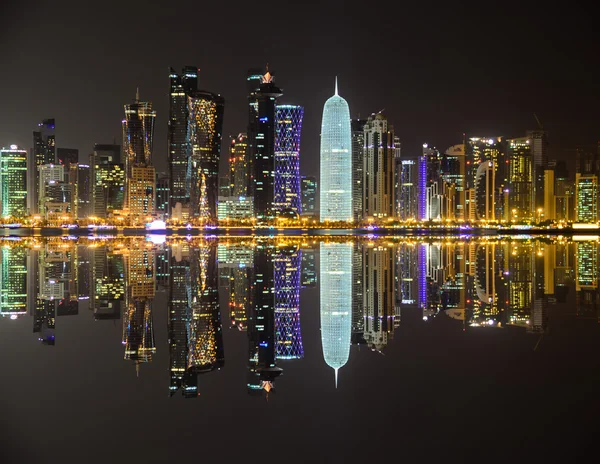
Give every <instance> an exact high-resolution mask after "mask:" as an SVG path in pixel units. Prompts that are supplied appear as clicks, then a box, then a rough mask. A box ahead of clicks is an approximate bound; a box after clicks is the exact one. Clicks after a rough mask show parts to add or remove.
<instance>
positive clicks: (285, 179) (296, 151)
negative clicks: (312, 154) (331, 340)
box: [273, 105, 304, 215]
mask: <svg viewBox="0 0 600 464" xmlns="http://www.w3.org/2000/svg"><path fill="white" fill-rule="evenodd" d="M303 117H304V108H303V107H301V106H298V105H277V107H276V121H277V125H276V128H275V187H274V203H273V206H274V208H275V211H276V214H281V213H294V214H297V215H300V214H302V197H301V191H300V136H301V133H302V119H303Z"/></svg>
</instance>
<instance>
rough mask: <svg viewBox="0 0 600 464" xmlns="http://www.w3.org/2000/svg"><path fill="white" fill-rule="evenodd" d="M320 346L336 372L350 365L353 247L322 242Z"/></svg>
mask: <svg viewBox="0 0 600 464" xmlns="http://www.w3.org/2000/svg"><path fill="white" fill-rule="evenodd" d="M320 253H321V254H320V257H321V290H320V294H321V297H320V313H321V344H322V346H323V357H324V359H325V363H326V364H327V365H328V366H329V367H331V368H332V369H333V370H334V372H335V386H336V388H337V384H338V371H339V369H340V368H342V367H344V366H345V365H346V363H347V362H348V358H349V356H350V341H351V336H352V244H351V243H325V242H321V246H320Z"/></svg>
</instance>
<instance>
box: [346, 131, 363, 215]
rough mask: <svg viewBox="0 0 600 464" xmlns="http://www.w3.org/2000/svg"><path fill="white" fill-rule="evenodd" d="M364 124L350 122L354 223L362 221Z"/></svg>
mask: <svg viewBox="0 0 600 464" xmlns="http://www.w3.org/2000/svg"><path fill="white" fill-rule="evenodd" d="M366 123H367V120H366V119H353V120H352V121H351V122H350V128H351V130H352V216H353V220H354V222H356V223H357V222H359V221H360V220H361V219H362V215H363V196H364V192H363V170H364V166H363V163H364V154H365V124H366Z"/></svg>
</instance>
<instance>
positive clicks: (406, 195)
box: [398, 159, 419, 221]
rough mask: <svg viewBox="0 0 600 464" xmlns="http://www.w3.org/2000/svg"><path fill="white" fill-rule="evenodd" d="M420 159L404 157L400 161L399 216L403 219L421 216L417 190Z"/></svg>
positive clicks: (413, 218) (414, 218)
mask: <svg viewBox="0 0 600 464" xmlns="http://www.w3.org/2000/svg"><path fill="white" fill-rule="evenodd" d="M418 167H419V161H418V160H416V159H402V160H401V162H400V170H401V171H400V185H399V187H398V217H399V218H400V220H402V221H406V220H409V219H412V220H416V219H417V218H419V212H418V204H417V190H418V187H419V171H418Z"/></svg>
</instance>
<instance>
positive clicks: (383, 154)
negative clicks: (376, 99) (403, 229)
mask: <svg viewBox="0 0 600 464" xmlns="http://www.w3.org/2000/svg"><path fill="white" fill-rule="evenodd" d="M364 139H365V148H364V163H363V192H364V195H363V217H364V218H367V217H375V218H382V217H386V218H387V217H394V216H395V213H396V201H395V200H396V192H395V189H394V187H395V177H396V176H395V173H394V170H395V165H396V157H395V154H396V153H395V146H394V128H393V127H392V126H391V125H388V121H387V118H386V117H385V116H384V115H383V114H381V113H377V114H376V115H374V116H369V119H368V120H367V123H366V124H365V127H364Z"/></svg>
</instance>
